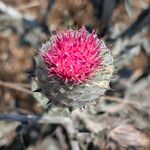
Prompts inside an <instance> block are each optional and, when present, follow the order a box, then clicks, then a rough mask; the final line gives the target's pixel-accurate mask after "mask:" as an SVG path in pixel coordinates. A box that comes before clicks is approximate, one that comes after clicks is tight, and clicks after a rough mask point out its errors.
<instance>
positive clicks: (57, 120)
mask: <svg viewBox="0 0 150 150" xmlns="http://www.w3.org/2000/svg"><path fill="white" fill-rule="evenodd" d="M0 120H3V121H16V122H21V123H31V122H37V123H42V124H43V123H49V124H60V125H63V126H64V127H65V128H66V130H67V131H68V133H70V134H71V135H73V134H74V132H75V131H74V126H73V122H72V121H71V119H69V118H68V117H62V116H61V117H60V116H49V115H44V116H36V115H20V114H2V115H0Z"/></svg>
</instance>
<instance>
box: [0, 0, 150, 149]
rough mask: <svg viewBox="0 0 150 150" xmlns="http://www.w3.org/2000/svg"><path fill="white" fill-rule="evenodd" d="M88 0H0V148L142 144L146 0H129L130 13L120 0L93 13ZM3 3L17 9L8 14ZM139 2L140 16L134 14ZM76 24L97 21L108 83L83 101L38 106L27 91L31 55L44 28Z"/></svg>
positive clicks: (145, 130)
mask: <svg viewBox="0 0 150 150" xmlns="http://www.w3.org/2000/svg"><path fill="white" fill-rule="evenodd" d="M93 1H96V0H55V2H52V4H51V3H48V2H50V0H49V1H48V0H45V1H42V0H32V1H31V0H2V1H0V149H2V150H7V149H10V150H11V149H13V150H14V149H15V150H21V149H27V150H34V149H35V150H43V149H45V150H48V149H50V150H54V149H55V150H59V149H63V150H69V149H73V150H78V149H87V150H88V149H89V150H92V149H94V150H99V149H101V150H105V149H106V150H124V149H136V150H149V149H150V140H149V139H150V74H149V73H150V49H149V47H150V44H149V43H150V28H149V26H150V23H149V22H150V8H149V7H150V3H149V0H143V1H133V3H132V5H133V8H132V10H133V16H132V17H131V18H130V17H129V16H128V13H127V11H126V10H125V7H124V4H123V3H120V4H118V5H116V7H115V9H114V11H113V13H110V14H111V15H109V11H108V13H107V11H106V12H105V13H106V14H105V13H104V14H102V15H101V18H98V17H97V16H94V14H95V13H94V12H95V10H96V7H94V6H93V4H92V2H93ZM1 2H2V3H1ZM105 2H106V1H105ZM2 4H5V5H6V6H7V7H8V8H7V9H6V10H5V11H2V10H3V8H4V6H2ZM48 6H49V7H48ZM105 7H106V6H105ZM11 8H13V9H14V10H17V13H19V15H20V14H21V17H17V14H15V13H14V14H9V13H8V12H9V9H11ZM102 8H103V10H101V11H100V12H99V13H102V12H103V11H104V6H103V7H102ZM102 8H101V9H102ZM144 9H147V13H145V18H144V19H145V20H144V19H139V20H137V18H138V16H139V15H140V14H141V13H142V12H143V10H144ZM129 11H130V10H129ZM11 15H12V16H11ZM103 15H104V16H106V17H107V19H106V18H105V19H102V18H103V17H104V16H103ZM146 15H147V16H146ZM143 16H144V15H143ZM143 16H142V17H143ZM15 17H16V18H15ZM146 17H147V18H146ZM146 19H147V20H146ZM106 20H107V21H106ZM136 20H137V22H136ZM143 20H144V21H143ZM134 22H136V25H135V26H134V27H133V28H131V30H129V31H128V32H126V33H125V34H121V33H122V32H123V31H125V30H126V29H128V28H130V25H132V24H133V23H134ZM83 24H85V25H87V28H88V29H89V30H90V29H91V28H94V29H98V35H100V36H102V37H100V38H104V39H106V41H107V43H108V47H110V49H111V52H112V54H113V55H114V58H115V60H114V65H115V67H116V68H115V72H114V78H113V79H112V81H111V85H110V86H111V88H110V90H108V91H107V92H106V96H104V97H103V98H102V99H100V100H99V101H98V102H95V104H92V105H90V104H89V105H87V106H86V108H79V109H76V110H74V111H72V113H70V111H69V110H68V109H66V108H64V109H63V108H53V109H52V110H51V111H49V112H47V113H46V112H44V109H43V108H42V106H40V104H39V103H38V101H36V99H34V98H33V96H32V92H31V79H32V77H31V76H33V75H34V60H33V56H34V55H35V53H36V49H38V48H40V47H41V45H42V42H43V43H44V42H45V41H47V39H49V37H50V34H51V33H53V32H55V31H57V30H59V29H62V28H70V27H77V28H79V27H81V26H82V25H83ZM131 27H132V26H131ZM104 30H105V32H104ZM131 33H132V34H131ZM10 120H11V121H10Z"/></svg>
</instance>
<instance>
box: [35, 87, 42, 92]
mask: <svg viewBox="0 0 150 150" xmlns="http://www.w3.org/2000/svg"><path fill="white" fill-rule="evenodd" d="M41 91H42V89H41V88H39V89H36V90H34V91H33V92H41Z"/></svg>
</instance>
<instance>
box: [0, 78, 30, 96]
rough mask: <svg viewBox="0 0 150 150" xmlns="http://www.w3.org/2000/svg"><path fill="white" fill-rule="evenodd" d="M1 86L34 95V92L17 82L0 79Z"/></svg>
mask: <svg viewBox="0 0 150 150" xmlns="http://www.w3.org/2000/svg"><path fill="white" fill-rule="evenodd" d="M0 86H3V87H6V88H10V89H14V90H17V91H21V92H24V93H27V94H30V95H32V92H31V91H30V90H28V89H26V88H24V87H22V86H19V85H17V84H15V83H11V82H4V81H1V80H0Z"/></svg>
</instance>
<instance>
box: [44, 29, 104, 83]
mask: <svg viewBox="0 0 150 150" xmlns="http://www.w3.org/2000/svg"><path fill="white" fill-rule="evenodd" d="M101 51H102V46H101V41H100V40H99V39H98V37H97V35H96V33H95V31H93V32H92V33H89V32H87V31H86V29H85V27H82V28H81V29H80V30H71V29H70V30H66V31H60V32H58V33H57V34H56V35H53V37H52V42H51V44H50V45H49V46H48V47H47V49H46V50H45V51H44V52H43V53H42V58H43V61H44V63H45V64H46V66H47V73H48V75H49V76H52V75H53V76H57V77H59V78H60V79H62V80H64V81H65V82H71V83H75V84H80V83H82V82H84V81H86V80H88V79H90V78H91V77H92V76H93V75H94V73H95V72H96V71H97V70H99V69H100V66H101V63H102V58H101V55H100V53H101Z"/></svg>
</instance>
